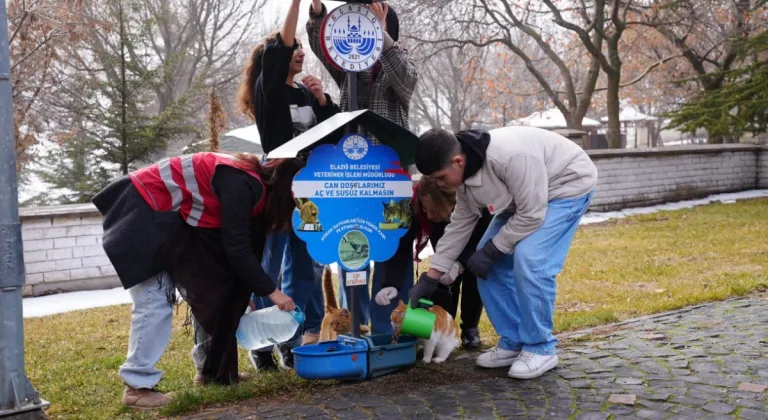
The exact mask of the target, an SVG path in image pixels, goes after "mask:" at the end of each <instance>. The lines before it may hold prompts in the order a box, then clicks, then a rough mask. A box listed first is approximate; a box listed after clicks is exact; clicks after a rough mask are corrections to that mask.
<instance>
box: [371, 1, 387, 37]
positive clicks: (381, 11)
mask: <svg viewBox="0 0 768 420" xmlns="http://www.w3.org/2000/svg"><path fill="white" fill-rule="evenodd" d="M370 8H371V11H372V12H373V14H374V15H376V17H377V18H378V19H379V22H381V29H383V30H384V31H386V30H387V12H388V11H389V5H388V4H387V2H385V1H383V2H380V3H373V4H372V5H371V6H370Z"/></svg>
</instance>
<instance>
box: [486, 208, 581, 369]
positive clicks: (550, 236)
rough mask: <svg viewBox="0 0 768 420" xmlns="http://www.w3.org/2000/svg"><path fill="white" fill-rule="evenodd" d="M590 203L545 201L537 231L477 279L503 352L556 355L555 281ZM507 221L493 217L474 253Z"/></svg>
mask: <svg viewBox="0 0 768 420" xmlns="http://www.w3.org/2000/svg"><path fill="white" fill-rule="evenodd" d="M591 199H592V193H589V194H587V195H586V196H583V197H579V198H573V199H560V200H552V201H550V202H549V204H548V205H547V215H546V217H545V218H544V222H543V223H542V224H541V226H539V228H538V229H536V231H535V232H533V233H532V234H530V235H528V236H527V237H525V238H524V239H523V240H521V241H520V242H518V243H517V245H516V246H515V251H514V252H513V253H512V254H509V255H504V256H503V257H501V259H499V260H498V261H497V262H496V263H495V264H494V265H493V267H492V268H491V270H490V271H489V272H488V279H486V280H483V279H480V278H478V279H477V286H478V289H479V291H480V297H481V298H482V300H483V305H485V310H486V312H487V313H488V318H490V320H491V324H493V328H495V329H496V332H497V333H498V334H499V335H500V336H501V339H500V340H499V347H501V348H502V349H504V350H512V351H519V350H523V351H526V352H530V353H534V354H539V355H553V354H555V347H556V346H557V339H556V338H555V336H554V335H553V334H552V328H553V327H554V321H553V315H554V310H555V294H556V293H555V291H556V281H555V277H556V276H557V275H558V274H559V273H560V271H561V270H562V269H563V263H564V262H565V257H566V255H567V254H568V249H569V248H570V246H571V242H572V241H573V235H574V234H575V233H576V228H577V227H578V226H579V220H581V216H582V215H584V213H586V211H587V208H588V207H589V202H590V200H591ZM510 217H512V214H510V213H501V214H498V215H496V216H495V217H494V218H493V220H492V221H491V224H490V226H488V230H487V231H486V232H485V235H484V236H483V238H482V239H481V240H480V243H479V244H478V249H480V248H482V247H483V245H485V243H486V242H487V241H489V240H491V239H492V238H493V237H494V236H496V234H497V233H499V230H501V228H502V227H503V226H504V225H505V224H506V223H507V221H508V220H509V218H510Z"/></svg>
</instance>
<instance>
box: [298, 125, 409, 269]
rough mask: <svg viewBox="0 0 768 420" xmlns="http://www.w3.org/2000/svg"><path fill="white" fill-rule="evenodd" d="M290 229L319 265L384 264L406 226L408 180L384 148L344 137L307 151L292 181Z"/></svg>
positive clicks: (353, 266) (357, 137)
mask: <svg viewBox="0 0 768 420" xmlns="http://www.w3.org/2000/svg"><path fill="white" fill-rule="evenodd" d="M293 196H294V197H295V199H296V204H297V208H296V211H295V212H294V215H293V229H294V231H295V232H296V234H297V235H298V236H299V238H301V239H302V240H303V241H304V242H306V243H307V249H308V251H309V255H311V256H312V258H314V259H315V260H316V261H317V262H319V263H321V264H331V263H334V262H335V263H338V264H339V265H340V266H341V267H342V268H344V269H345V270H347V271H350V272H358V271H362V270H365V268H366V267H368V265H369V264H370V262H371V261H387V260H388V259H390V258H392V256H393V255H394V254H395V252H396V251H397V247H398V245H399V242H400V238H402V237H403V235H405V233H406V232H407V231H408V228H410V225H411V212H410V205H411V198H412V196H413V184H412V182H411V177H410V175H409V174H408V172H407V171H405V170H404V169H403V168H402V167H401V165H400V160H399V158H398V156H397V153H395V151H394V150H392V149H391V148H390V147H388V146H383V145H377V146H373V145H371V143H370V141H369V140H368V139H367V138H366V137H365V136H363V135H360V134H349V135H347V136H345V137H344V138H342V139H341V141H340V142H339V143H338V144H337V145H336V146H333V145H329V144H326V145H321V146H318V147H317V148H316V149H314V150H313V151H312V153H310V155H309V160H308V161H307V166H306V167H304V168H303V169H302V170H301V171H299V173H298V174H296V176H295V177H294V179H293Z"/></svg>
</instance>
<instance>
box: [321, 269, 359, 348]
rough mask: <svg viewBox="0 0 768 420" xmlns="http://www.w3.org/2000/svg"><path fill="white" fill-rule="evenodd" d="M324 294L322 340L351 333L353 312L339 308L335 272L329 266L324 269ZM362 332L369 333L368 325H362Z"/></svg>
mask: <svg viewBox="0 0 768 420" xmlns="http://www.w3.org/2000/svg"><path fill="white" fill-rule="evenodd" d="M323 294H324V295H325V315H324V316H323V322H322V324H321V325H320V341H321V342H322V341H334V340H336V338H337V337H338V336H339V334H349V332H350V330H351V329H352V314H351V313H350V312H349V311H348V310H347V309H344V308H339V304H338V302H337V301H336V294H335V293H334V291H333V273H332V272H331V268H330V267H328V266H325V268H324V269H323ZM360 332H361V333H363V334H365V333H367V332H368V327H367V326H365V325H361V326H360Z"/></svg>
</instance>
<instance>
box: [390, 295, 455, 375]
mask: <svg viewBox="0 0 768 420" xmlns="http://www.w3.org/2000/svg"><path fill="white" fill-rule="evenodd" d="M407 308H408V306H407V305H406V304H405V303H403V301H402V300H401V301H400V303H399V304H398V305H397V307H396V308H395V310H394V311H392V316H391V317H390V320H391V321H392V327H393V328H394V329H395V333H394V334H393V335H392V343H393V344H394V343H397V340H398V339H399V338H400V331H401V329H402V327H403V318H405V310H406V309H407ZM429 311H430V312H432V313H434V314H435V327H434V329H433V330H432V336H431V337H430V338H429V340H424V339H419V344H421V345H422V346H424V359H423V360H424V363H430V362H434V363H443V362H444V361H445V360H446V359H448V356H450V355H451V352H453V350H454V349H455V348H456V347H458V346H459V343H460V342H461V341H460V340H459V329H458V328H457V327H456V321H454V320H453V317H452V316H451V314H449V313H448V312H446V311H445V309H443V308H442V307H441V306H440V305H434V306H433V307H431V308H430V309H429ZM435 353H437V354H435ZM433 355H434V357H433Z"/></svg>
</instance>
